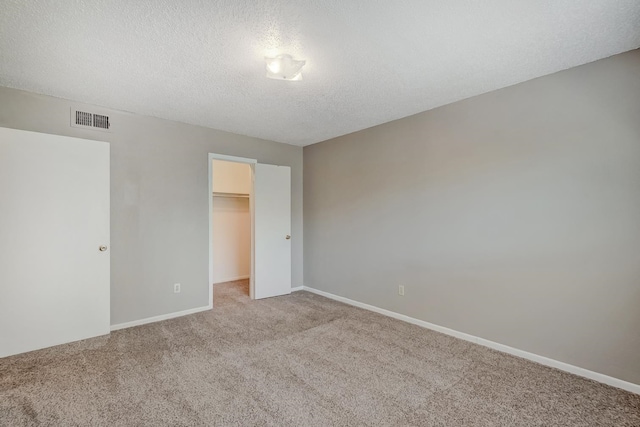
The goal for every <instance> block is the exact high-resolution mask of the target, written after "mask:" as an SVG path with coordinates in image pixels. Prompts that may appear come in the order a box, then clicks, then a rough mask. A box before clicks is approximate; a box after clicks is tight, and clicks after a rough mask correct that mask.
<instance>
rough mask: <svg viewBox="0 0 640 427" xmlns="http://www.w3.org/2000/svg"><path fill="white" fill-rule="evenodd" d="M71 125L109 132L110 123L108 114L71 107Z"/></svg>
mask: <svg viewBox="0 0 640 427" xmlns="http://www.w3.org/2000/svg"><path fill="white" fill-rule="evenodd" d="M71 126H73V127H78V128H88V129H95V130H101V131H107V132H109V131H110V129H109V128H110V127H111V123H110V122H109V116H106V115H104V114H97V113H90V112H87V111H81V110H78V109H75V108H71Z"/></svg>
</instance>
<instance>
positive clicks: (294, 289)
mask: <svg viewBox="0 0 640 427" xmlns="http://www.w3.org/2000/svg"><path fill="white" fill-rule="evenodd" d="M309 289H310V288H307V290H309ZM304 290H305V288H304V286H297V287H295V288H291V292H298V291H304ZM310 292H313V291H310Z"/></svg>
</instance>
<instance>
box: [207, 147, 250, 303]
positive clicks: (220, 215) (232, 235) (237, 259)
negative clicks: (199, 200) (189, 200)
mask: <svg viewBox="0 0 640 427" xmlns="http://www.w3.org/2000/svg"><path fill="white" fill-rule="evenodd" d="M255 164H256V160H255V159H247V158H243V157H233V156H224V155H218V154H209V190H210V191H209V221H210V222H209V224H210V226H209V236H210V237H209V284H210V287H209V293H210V294H209V297H210V299H209V301H211V303H212V304H213V302H214V287H216V289H218V290H223V288H230V289H231V288H233V289H232V290H233V291H234V292H236V293H237V292H240V293H242V294H245V295H244V297H249V298H253V286H252V282H253V274H252V273H253V180H254V178H253V172H254V168H253V165H255Z"/></svg>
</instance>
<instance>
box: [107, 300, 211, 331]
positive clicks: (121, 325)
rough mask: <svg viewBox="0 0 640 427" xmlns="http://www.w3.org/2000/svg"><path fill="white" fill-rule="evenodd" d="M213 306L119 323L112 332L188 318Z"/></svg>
mask: <svg viewBox="0 0 640 427" xmlns="http://www.w3.org/2000/svg"><path fill="white" fill-rule="evenodd" d="M212 308H213V305H212V304H209V305H207V306H204V307H197V308H190V309H189V310H183V311H176V312H174V313H168V314H161V315H160V316H153V317H147V318H146V319H140V320H133V321H131V322H124V323H118V324H117V325H111V331H112V332H113V331H117V330H118V329H125V328H131V327H133V326H140V325H146V324H147V323H154V322H159V321H161V320H168V319H174V318H176V317H182V316H186V315H188V314H195V313H200V312H201V311H207V310H211V309H212Z"/></svg>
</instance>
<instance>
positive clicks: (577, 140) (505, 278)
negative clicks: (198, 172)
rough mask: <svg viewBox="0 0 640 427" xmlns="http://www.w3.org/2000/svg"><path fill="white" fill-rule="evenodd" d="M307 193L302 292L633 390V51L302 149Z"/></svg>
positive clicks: (637, 315)
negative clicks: (357, 304) (469, 337)
mask: <svg viewBox="0 0 640 427" xmlns="http://www.w3.org/2000/svg"><path fill="white" fill-rule="evenodd" d="M304 195H305V197H304V231H305V253H304V261H305V264H304V266H305V285H307V286H310V287H313V288H317V289H321V290H324V291H327V292H331V293H334V294H337V295H341V296H344V297H347V298H351V299H354V300H357V301H361V302H364V303H368V304H372V305H375V306H378V307H382V308H385V309H389V310H392V311H395V312H398V313H402V314H405V315H408V316H412V317H415V318H418V319H422V320H425V321H428V322H432V323H435V324H438V325H442V326H445V327H449V328H452V329H455V330H458V331H462V332H466V333H469V334H473V335H476V336H480V337H482V338H485V339H489V340H493V341H496V342H498V343H502V344H506V345H509V346H512V347H516V348H519V349H523V350H526V351H530V352H533V353H536V354H539V355H543V356H547V357H550V358H553V359H556V360H560V361H563V362H567V363H570V364H573V365H577V366H580V367H584V368H587V369H590V370H593V371H597V372H600V373H604V374H607V375H611V376H613V377H617V378H620V379H623V380H627V381H631V382H634V383H640V356H639V355H640V333H639V331H640V51H632V52H628V53H625V54H622V55H618V56H615V57H612V58H609V59H605V60H602V61H598V62H595V63H592V64H588V65H584V66H581V67H578V68H574V69H571V70H567V71H563V72H560V73H557V74H554V75H550V76H546V77H542V78H539V79H536V80H532V81H529V82H526V83H522V84H518V85H516V86H512V87H509V88H506V89H503V90H499V91H495V92H491V93H487V94H484V95H481V96H477V97H474V98H470V99H467V100H464V101H461V102H457V103H454V104H451V105H448V106H444V107H441V108H438V109H435V110H431V111H428V112H425V113H421V114H418V115H416V116H412V117H408V118H405V119H401V120H398V121H395V122H391V123H387V124H384V125H381V126H377V127H374V128H371V129H367V130H364V131H361V132H357V133H354V134H350V135H346V136H344V137H340V138H336V139H334V140H329V141H325V142H321V143H318V144H315V145H311V146H308V147H305V149H304ZM398 285H404V286H405V287H406V294H405V296H404V297H400V296H398Z"/></svg>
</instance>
